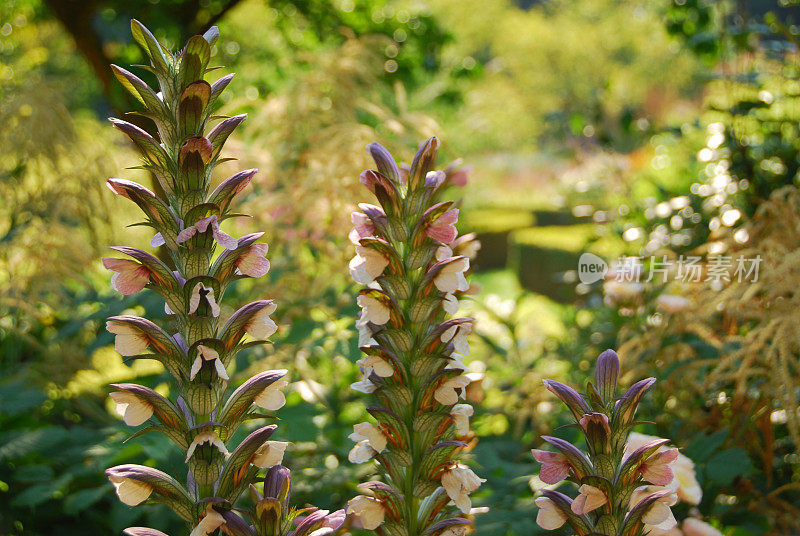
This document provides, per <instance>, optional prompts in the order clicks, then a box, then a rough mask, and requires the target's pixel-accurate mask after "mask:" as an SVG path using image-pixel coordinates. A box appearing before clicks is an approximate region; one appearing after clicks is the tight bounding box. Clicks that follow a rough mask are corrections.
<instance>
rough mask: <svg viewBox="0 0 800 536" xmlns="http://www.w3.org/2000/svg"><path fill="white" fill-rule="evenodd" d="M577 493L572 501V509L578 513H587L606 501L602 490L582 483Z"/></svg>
mask: <svg viewBox="0 0 800 536" xmlns="http://www.w3.org/2000/svg"><path fill="white" fill-rule="evenodd" d="M578 493H579V495H578V496H577V497H575V500H574V501H572V507H571V508H572V511H573V512H575V513H576V514H578V515H583V514H588V513H589V512H591V511H592V510H597V509H598V508H600V507H601V506H603V505H604V504H606V503H607V502H608V497H607V496H606V494H605V493H603V490H601V489H599V488H596V487H594V486H590V485H589V484H582V485H581V487H580V488H578Z"/></svg>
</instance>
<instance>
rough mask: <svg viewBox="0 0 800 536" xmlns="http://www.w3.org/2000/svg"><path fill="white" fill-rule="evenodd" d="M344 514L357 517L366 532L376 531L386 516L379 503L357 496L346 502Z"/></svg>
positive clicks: (375, 500) (369, 498) (363, 496)
mask: <svg viewBox="0 0 800 536" xmlns="http://www.w3.org/2000/svg"><path fill="white" fill-rule="evenodd" d="M346 512H347V513H348V514H354V515H356V516H358V518H359V520H360V521H361V526H362V527H364V528H365V529H367V530H375V529H377V528H378V527H379V526H380V525H381V524H382V523H383V519H384V516H385V515H386V512H385V511H384V509H383V506H382V505H381V502H380V501H379V500H378V499H376V498H374V497H367V496H366V495H357V496H355V497H353V498H352V499H350V500H349V501H348V502H347V506H346Z"/></svg>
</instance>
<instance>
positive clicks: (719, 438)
mask: <svg viewBox="0 0 800 536" xmlns="http://www.w3.org/2000/svg"><path fill="white" fill-rule="evenodd" d="M726 439H728V429H727V428H723V429H722V430H719V431H717V432H714V433H713V434H708V435H705V434H703V435H697V436H695V437H694V438H692V441H691V442H690V443H689V446H687V447H686V449H685V450H684V452H683V453H684V454H686V455H687V456H688V457H689V458H691V459H692V460H693V461H694V462H695V463H702V462H704V461H706V460H708V459H709V458H710V457H711V455H712V454H714V453H715V452H717V451H718V450H719V448H720V447H721V446H722V445H723V444H724V443H725V440H726Z"/></svg>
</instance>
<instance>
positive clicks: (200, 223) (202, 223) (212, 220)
mask: <svg viewBox="0 0 800 536" xmlns="http://www.w3.org/2000/svg"><path fill="white" fill-rule="evenodd" d="M209 224H211V226H212V227H217V225H218V224H217V217H216V216H215V215H213V214H212V215H211V216H209V217H207V218H203V219H202V220H197V222H196V223H195V224H194V226H195V227H197V230H198V231H200V232H201V233H205V232H206V229H208V225H209Z"/></svg>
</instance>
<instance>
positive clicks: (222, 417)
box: [103, 20, 380, 536]
mask: <svg viewBox="0 0 800 536" xmlns="http://www.w3.org/2000/svg"><path fill="white" fill-rule="evenodd" d="M131 32H132V34H133V37H134V39H135V41H136V42H137V43H138V44H139V45H140V46H141V47H142V48H143V50H144V52H145V54H146V56H147V57H148V58H149V60H150V66H149V67H146V68H147V69H148V70H149V71H150V72H151V73H152V74H153V75H155V78H156V80H157V82H158V86H159V87H158V91H157V90H156V89H153V88H150V87H149V86H148V85H147V84H146V83H145V82H144V81H142V80H141V79H140V78H139V77H138V76H137V75H135V74H134V73H131V72H129V71H127V70H126V69H123V68H121V67H117V66H114V67H112V69H113V72H114V74H115V76H116V77H117V79H118V80H119V81H120V83H121V84H122V85H123V87H124V88H125V89H126V90H128V91H129V92H130V93H131V94H132V95H133V96H134V97H135V98H136V99H137V100H138V101H139V102H140V103H141V104H142V105H143V106H144V108H145V113H143V115H144V116H145V117H147V118H150V119H152V120H153V121H154V122H155V125H156V129H155V131H157V135H156V136H155V137H154V136H153V135H151V134H150V133H148V132H146V131H145V130H143V129H141V128H139V127H137V126H135V125H133V124H131V123H128V122H126V121H123V120H120V119H111V123H112V124H113V125H114V127H116V128H117V129H119V130H120V131H122V132H123V133H124V134H125V135H127V136H128V138H130V140H131V141H132V143H133V144H134V146H135V147H136V148H137V149H138V150H139V152H140V153H141V157H142V160H143V164H142V166H140V167H141V168H143V169H146V170H148V171H150V172H151V173H152V174H153V175H154V176H155V178H156V180H158V182H159V184H160V186H161V187H162V188H163V191H164V195H157V194H156V193H154V192H153V191H151V190H150V189H148V188H145V187H144V186H142V185H140V184H137V183H134V182H131V181H128V180H126V179H116V178H115V179H109V180H108V181H107V185H108V187H109V189H110V190H111V191H112V192H114V193H115V194H117V195H119V196H121V197H124V198H126V199H128V200H130V201H133V202H134V203H135V204H136V205H137V206H138V207H139V208H140V209H141V210H142V212H143V213H144V217H145V221H143V222H141V223H140V224H141V225H146V226H149V227H152V228H153V229H154V230H155V236H154V237H153V239H152V240H151V245H152V246H153V247H161V246H164V247H165V248H166V253H168V255H166V256H165V258H168V259H169V260H161V259H160V258H158V257H156V256H154V255H151V254H149V253H147V252H145V251H142V250H140V249H136V248H131V247H114V248H112V249H114V250H115V251H117V252H119V253H121V254H123V255H126V256H127V257H129V258H120V259H118V258H104V259H103V265H104V266H105V267H106V268H107V269H109V270H111V271H112V272H114V274H113V275H112V278H111V285H112V287H113V288H114V289H115V290H116V291H118V292H120V293H121V294H124V295H131V294H135V293H137V292H140V291H142V290H144V289H148V290H153V291H155V292H156V293H158V294H159V295H160V296H161V297H162V298H163V300H164V310H165V313H167V314H169V315H171V316H172V320H173V322H170V325H171V326H174V329H176V330H177V332H172V331H170V332H167V331H165V329H163V328H162V327H159V325H157V324H156V323H154V322H151V321H150V320H147V319H145V318H140V317H136V316H131V315H120V316H114V317H111V318H109V319H108V321H107V324H106V329H107V330H108V331H109V332H110V333H111V334H113V335H114V346H115V348H116V350H117V351H118V352H119V353H120V354H121V355H122V356H124V357H126V358H128V359H154V360H157V361H160V362H161V363H163V364H164V366H165V368H166V369H167V371H168V372H169V373H170V374H171V375H172V377H173V380H174V383H175V384H176V387H177V389H176V390H175V391H176V392H178V393H180V396H178V397H177V398H176V399H175V400H174V402H173V401H171V400H169V399H167V398H165V397H164V396H162V395H160V394H158V393H157V392H155V391H154V390H153V389H150V388H148V387H144V386H141V385H136V384H128V383H124V384H114V385H112V386H111V387H112V388H113V391H112V392H111V393H110V397H111V398H112V400H113V401H114V406H115V409H116V412H117V413H118V414H119V415H120V416H121V417H122V419H123V421H124V422H125V424H127V425H129V426H142V425H146V427H144V428H142V429H141V430H139V431H138V432H137V433H136V434H134V436H136V435H139V434H141V433H144V432H145V431H158V432H160V433H163V434H164V435H165V436H167V437H168V438H169V439H170V440H171V441H172V442H173V443H174V444H175V445H177V446H178V447H179V448H180V449H182V451H183V456H182V457H183V459H184V461H185V463H186V465H187V466H188V469H189V471H188V475H187V477H186V486H184V485H183V484H181V483H179V482H178V481H177V480H176V479H174V478H173V477H172V476H170V475H168V474H166V473H164V472H162V471H159V470H158V469H153V468H150V467H145V466H141V465H120V466H117V467H112V468H111V469H108V470H107V471H106V473H107V475H108V478H109V480H110V482H111V484H113V486H114V487H115V489H116V492H117V496H118V497H119V499H120V500H121V501H122V502H123V503H124V504H126V505H129V506H138V505H140V504H143V503H146V502H162V503H164V504H166V505H167V506H168V507H169V508H170V509H172V510H173V511H174V512H175V513H176V514H177V515H178V516H180V517H181V518H182V519H183V520H184V521H185V522H187V523H188V524H189V526H190V528H191V533H190V534H191V536H206V535H210V534H214V533H215V532H216V531H217V530H221V531H222V532H223V533H225V534H228V535H229V536H290V534H292V532H294V536H304V535H306V534H314V535H315V536H324V535H325V534H329V533H330V532H332V531H333V530H335V529H336V528H338V527H339V526H340V525H341V524H342V522H343V521H344V513H343V512H342V511H337V512H334V513H331V514H329V513H328V512H326V511H322V510H320V511H317V512H315V513H314V515H313V516H311V515H309V516H308V517H307V518H306V519H304V520H303V521H302V522H301V524H299V525H298V527H297V528H296V529H294V530H293V528H294V527H293V524H292V522H293V520H295V518H296V517H297V515H298V513H299V512H300V510H296V509H293V508H290V507H289V489H284V488H281V490H280V491H279V494H280V495H281V498H280V500H281V501H282V506H281V508H280V512H278V513H277V514H276V515H275V516H273V518H271V519H272V520H273V521H274V523H271V522H269V519H268V518H269V516H268V515H265V514H264V512H265V511H270V508H269V507H268V506H266V505H265V503H264V501H272V500H273V499H272V498H271V497H267V498H264V497H263V496H261V495H260V493H259V492H258V490H257V489H255V484H257V483H258V480H259V478H258V475H259V472H260V471H261V470H262V469H267V468H271V469H269V472H268V481H269V475H276V474H279V473H280V474H281V475H283V474H284V473H286V474H285V475H284V476H285V478H283V480H282V482H286V481H288V480H289V479H288V470H286V469H285V468H283V467H282V466H280V465H279V464H280V463H281V462H282V461H283V458H284V455H285V452H286V450H287V446H288V443H287V442H285V441H277V440H271V441H270V440H269V438H270V437H271V436H272V435H273V433H274V431H275V429H276V426H275V425H271V426H264V427H261V428H258V429H256V430H255V431H253V432H252V433H250V434H249V435H248V436H247V437H246V438H245V439H244V440H242V441H241V442H239V444H238V445H236V446H235V448H234V446H233V445H230V444H229V443H230V440H231V438H232V437H233V436H234V434H235V433H236V432H237V430H238V428H239V427H240V426H245V425H247V426H250V423H251V422H252V421H253V420H254V419H259V418H263V417H272V416H271V415H264V414H263V411H267V412H275V411H277V410H279V409H280V408H281V407H283V405H284V404H285V403H286V398H285V396H284V394H283V392H282V391H281V389H283V388H284V387H286V385H288V382H287V380H285V379H284V376H285V374H286V372H287V371H285V370H274V371H264V372H261V373H259V374H256V375H255V376H253V377H252V378H250V379H249V380H247V381H245V382H244V383H243V384H242V385H241V386H240V387H238V388H236V389H234V390H233V392H232V393H230V394H229V396H227V397H226V396H225V395H226V391H227V387H228V383H229V382H230V381H231V377H230V376H229V374H228V369H229V368H232V365H233V363H235V357H236V354H237V353H238V352H239V351H240V350H242V349H244V348H247V347H250V346H252V345H255V344H263V343H265V342H267V341H266V339H267V338H269V337H270V336H271V335H273V334H274V333H275V332H276V331H277V329H278V326H277V324H276V322H275V321H274V320H273V319H272V317H271V315H272V314H273V313H274V312H275V311H276V305H275V303H274V302H273V301H272V300H258V301H254V302H252V303H249V304H247V305H244V306H243V307H241V308H239V309H238V310H237V311H236V312H234V313H233V314H232V315H230V316H229V317H228V318H227V320H226V321H225V323H224V324H222V325H221V326H220V323H221V322H220V319H219V317H220V315H221V310H222V309H221V302H222V300H223V296H224V293H225V289H226V288H227V286H228V284H229V283H230V282H231V281H233V280H235V279H237V278H242V277H261V276H264V275H265V274H266V273H267V272H268V271H269V268H270V263H269V260H267V258H266V255H267V253H268V251H269V248H268V245H267V244H266V243H261V242H256V241H257V240H258V239H260V238H261V236H262V235H263V233H252V234H248V235H245V236H243V237H241V238H239V239H237V238H235V237H233V236H231V235H229V234H227V233H226V232H224V231H222V229H221V228H220V224H221V223H222V222H223V221H226V220H227V219H228V218H231V217H233V216H235V214H233V213H231V211H230V208H231V203H232V201H233V200H234V198H235V197H236V196H237V195H238V194H240V193H241V192H242V191H243V190H244V188H246V187H247V186H248V185H249V184H250V182H251V179H252V177H253V175H254V174H255V173H256V170H255V169H249V170H245V171H241V172H239V173H235V174H234V175H232V176H231V177H229V178H228V179H225V180H224V181H222V183H221V184H220V185H219V186H218V187H217V188H216V189H214V190H213V191H209V190H210V183H211V180H212V171H213V170H214V169H215V167H216V166H217V165H218V164H219V163H220V162H221V161H222V159H221V158H220V155H221V152H222V149H223V145H224V143H225V141H226V140H227V139H228V137H229V136H230V135H231V134H232V133H233V131H234V130H235V129H236V127H238V126H239V125H240V124H241V123H242V122H243V121H244V119H245V118H246V116H245V115H238V116H235V117H230V118H226V119H223V120H222V121H220V122H219V123H217V125H216V126H214V127H213V128H211V129H209V124H208V123H209V122H211V121H213V120H215V119H216V118H215V116H214V115H213V106H214V104H215V102H216V101H217V98H218V97H219V95H220V94H221V92H222V91H223V90H224V89H225V88H226V87H227V86H228V84H229V82H230V80H231V78H232V75H227V76H223V77H222V78H220V79H219V80H217V81H216V82H214V83H213V84H209V83H208V82H207V81H205V80H204V79H203V78H204V76H205V74H206V73H207V72H208V70H209V68H208V64H209V61H210V59H211V45H212V44H213V42H214V41H215V40H216V39H217V37H218V34H219V32H218V30H217V29H216V27H212V28H211V29H209V30H208V31H207V32H206V33H205V34H204V35H202V36H200V35H196V36H193V37H192V38H190V39H189V42H188V44H187V45H186V46H185V47H184V48H183V49H182V50H181V51H179V52H177V53H173V52H171V51H169V50H168V49H167V48H166V47H165V46H163V45H162V44H161V43H159V42H158V41H157V40H156V38H155V37H154V36H153V34H152V33H151V32H150V31H149V30H148V29H147V28H145V27H144V26H143V25H142V24H141V23H139V22H138V21H135V20H134V21H132V22H131ZM373 217H375V218H380V216H379V215H378V214H375V215H374V216H373ZM369 268H370V271H374V263H372V262H371V263H370V266H369ZM250 338H254V339H256V340H251V339H250ZM376 441H377V439H376ZM276 468H280V470H277V471H276ZM180 472H181V473H182V474H186V472H185V471H184V470H181V471H180ZM248 489H250V490H251V494H252V495H253V496H256V497H257V498H258V500H257V501H255V502H256V504H255V505H254V506H253V507H252V508H251V509H250V510H249V511H247V512H245V511H244V510H242V509H240V508H237V507H236V502H237V500H238V498H239V497H240V496H241V494H242V493H244V492H245V491H246V490H248ZM264 491H265V494H266V493H273V492H272V490H271V488H270V485H269V482H268V483H267V485H265V490H264ZM270 504H271V503H270ZM271 511H273V512H274V509H273V510H271ZM304 511H305V510H304ZM240 514H244V517H243V516H242V515H240ZM245 518H246V519H247V521H246V520H245ZM248 521H253V525H252V526H251V525H250V523H249V522H248ZM125 533H126V534H127V535H128V536H164V535H163V533H161V532H159V531H157V530H155V529H149V528H144V527H131V528H128V529H126V531H125Z"/></svg>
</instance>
